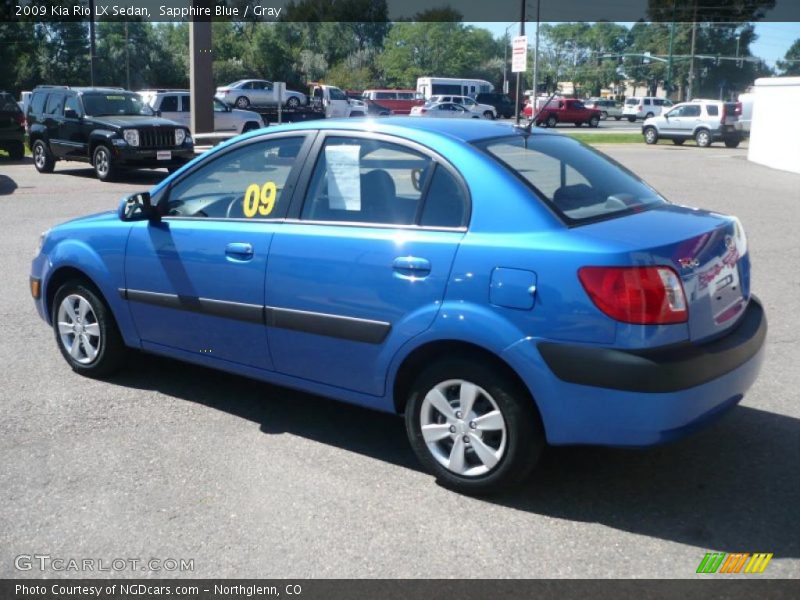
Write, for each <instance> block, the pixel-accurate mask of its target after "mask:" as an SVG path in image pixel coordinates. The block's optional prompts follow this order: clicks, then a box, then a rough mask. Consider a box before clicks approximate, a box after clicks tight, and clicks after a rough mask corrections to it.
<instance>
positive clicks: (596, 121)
mask: <svg viewBox="0 0 800 600" xmlns="http://www.w3.org/2000/svg"><path fill="white" fill-rule="evenodd" d="M599 124H600V118H599V117H596V116H595V117H592V118H591V119H589V127H597V126H598V125H599Z"/></svg>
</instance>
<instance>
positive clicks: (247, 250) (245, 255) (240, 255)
mask: <svg viewBox="0 0 800 600" xmlns="http://www.w3.org/2000/svg"><path fill="white" fill-rule="evenodd" d="M225 254H226V255H228V256H230V257H233V258H236V259H237V260H249V259H251V258H253V245H252V244H248V243H246V242H232V243H230V244H228V245H227V246H225Z"/></svg>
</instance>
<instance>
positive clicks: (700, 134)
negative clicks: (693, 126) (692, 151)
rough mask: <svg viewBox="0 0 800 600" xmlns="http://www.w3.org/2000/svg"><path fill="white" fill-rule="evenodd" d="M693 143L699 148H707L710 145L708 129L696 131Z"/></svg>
mask: <svg viewBox="0 0 800 600" xmlns="http://www.w3.org/2000/svg"><path fill="white" fill-rule="evenodd" d="M694 141H695V142H696V143H697V145H698V146H699V147H700V148H708V147H709V146H710V145H711V132H709V131H708V129H698V130H697V131H696V132H695V134H694Z"/></svg>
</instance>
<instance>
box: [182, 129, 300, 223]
mask: <svg viewBox="0 0 800 600" xmlns="http://www.w3.org/2000/svg"><path fill="white" fill-rule="evenodd" d="M303 141H304V138H302V137H291V138H279V139H274V140H264V141H260V142H256V143H254V144H248V145H247V146H243V147H241V148H237V149H235V150H231V151H230V152H227V153H225V154H224V155H223V156H221V157H219V158H217V159H215V160H211V161H209V163H208V164H206V165H204V166H202V167H201V168H200V169H198V170H197V171H194V172H192V173H190V174H189V175H188V176H186V178H184V179H182V180H180V181H179V182H178V183H176V184H175V185H174V186H173V187H172V189H171V190H170V192H169V199H168V204H167V216H176V217H199V218H216V219H268V218H281V217H283V215H284V214H285V213H286V203H287V202H288V201H289V199H288V197H285V196H284V195H283V190H284V187H285V185H286V182H287V180H288V179H289V174H290V173H291V171H292V167H294V165H295V163H296V162H297V158H298V156H299V153H300V149H301V148H302V146H303Z"/></svg>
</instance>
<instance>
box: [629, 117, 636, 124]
mask: <svg viewBox="0 0 800 600" xmlns="http://www.w3.org/2000/svg"><path fill="white" fill-rule="evenodd" d="M628 122H629V123H635V122H636V117H628Z"/></svg>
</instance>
